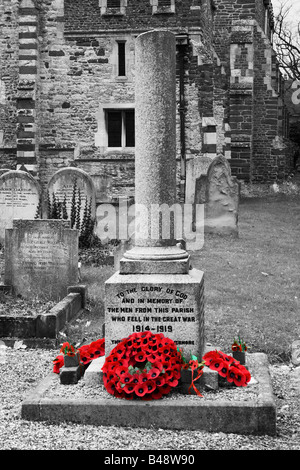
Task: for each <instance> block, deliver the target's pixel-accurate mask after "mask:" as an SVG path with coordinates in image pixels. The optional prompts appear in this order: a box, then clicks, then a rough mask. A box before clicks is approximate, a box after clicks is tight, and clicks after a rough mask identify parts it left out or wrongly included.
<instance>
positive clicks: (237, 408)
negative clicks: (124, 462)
mask: <svg viewBox="0 0 300 470" xmlns="http://www.w3.org/2000/svg"><path fill="white" fill-rule="evenodd" d="M249 360H250V369H251V374H252V375H253V376H254V377H255V379H256V381H257V386H258V394H257V399H256V400H251V401H229V400H228V401H227V400H222V401H221V400H218V399H216V400H215V401H213V400H207V401H206V400H205V397H204V398H201V399H199V400H190V401H188V400H186V398H185V396H184V395H182V398H178V399H176V400H165V399H161V400H154V401H150V402H148V401H147V402H143V401H138V400H134V401H127V400H119V399H113V398H112V397H111V398H108V399H97V398H93V399H81V400H75V399H73V398H72V397H71V398H68V397H65V398H63V399H58V398H55V399H51V398H45V397H44V396H45V394H46V392H47V390H48V389H49V388H51V385H52V384H53V382H55V381H57V380H59V376H58V375H57V374H54V373H51V374H49V375H48V376H46V377H45V379H44V380H43V381H42V382H40V384H39V385H38V386H37V387H36V388H35V389H34V390H32V391H31V392H30V393H29V395H28V396H27V398H26V399H25V400H24V401H23V403H22V409H21V414H22V418H23V419H26V420H30V421H51V422H52V423H62V422H66V421H69V422H75V423H80V424H91V425H95V426H124V427H128V426H130V427H141V428H148V429H149V428H152V429H153V428H154V429H173V430H174V429H178V430H197V431H206V432H224V433H236V434H256V435H264V434H268V435H272V436H274V435H276V406H275V400H274V396H273V391H272V385H271V378H270V374H269V368H268V359H267V356H266V355H265V354H263V353H253V354H251V355H250V354H249Z"/></svg>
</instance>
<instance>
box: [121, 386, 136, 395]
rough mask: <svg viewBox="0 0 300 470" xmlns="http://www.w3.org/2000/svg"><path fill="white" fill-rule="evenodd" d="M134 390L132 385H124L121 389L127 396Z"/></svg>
mask: <svg viewBox="0 0 300 470" xmlns="http://www.w3.org/2000/svg"><path fill="white" fill-rule="evenodd" d="M134 389H135V385H134V384H132V383H129V384H126V385H125V387H123V390H124V392H125V393H127V394H131V393H132V394H133V393H134Z"/></svg>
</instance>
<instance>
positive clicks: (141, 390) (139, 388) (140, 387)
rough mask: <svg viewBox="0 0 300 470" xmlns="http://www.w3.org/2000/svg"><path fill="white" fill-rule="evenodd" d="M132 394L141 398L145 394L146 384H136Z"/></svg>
mask: <svg viewBox="0 0 300 470" xmlns="http://www.w3.org/2000/svg"><path fill="white" fill-rule="evenodd" d="M134 392H135V394H136V395H137V396H138V397H143V396H144V395H145V394H146V393H147V384H146V383H138V384H136V386H135V387H134Z"/></svg>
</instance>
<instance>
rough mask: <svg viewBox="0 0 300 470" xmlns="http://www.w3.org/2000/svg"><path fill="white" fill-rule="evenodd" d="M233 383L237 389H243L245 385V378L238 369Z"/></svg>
mask: <svg viewBox="0 0 300 470" xmlns="http://www.w3.org/2000/svg"><path fill="white" fill-rule="evenodd" d="M233 382H234V384H235V385H237V387H245V386H246V385H247V383H246V377H245V374H244V373H243V371H242V370H239V369H238V372H236V373H235V375H234V379H233Z"/></svg>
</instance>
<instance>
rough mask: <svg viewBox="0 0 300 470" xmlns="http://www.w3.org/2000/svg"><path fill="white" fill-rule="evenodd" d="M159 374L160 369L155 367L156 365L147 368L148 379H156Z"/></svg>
mask: <svg viewBox="0 0 300 470" xmlns="http://www.w3.org/2000/svg"><path fill="white" fill-rule="evenodd" d="M159 374H160V370H159V369H157V368H156V367H152V369H150V370H149V372H148V376H149V378H150V379H156V377H158V376H159Z"/></svg>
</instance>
